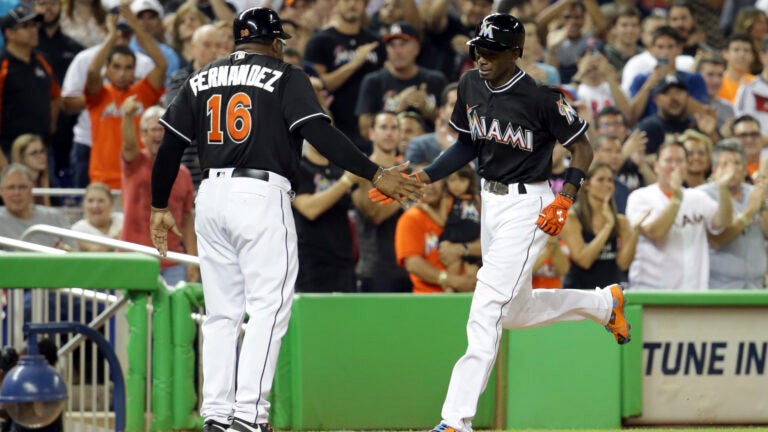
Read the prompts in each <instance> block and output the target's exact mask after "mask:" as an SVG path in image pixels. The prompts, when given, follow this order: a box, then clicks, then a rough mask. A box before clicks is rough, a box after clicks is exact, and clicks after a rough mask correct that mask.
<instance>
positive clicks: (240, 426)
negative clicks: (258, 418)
mask: <svg viewBox="0 0 768 432" xmlns="http://www.w3.org/2000/svg"><path fill="white" fill-rule="evenodd" d="M227 432H275V430H274V429H272V425H271V424H269V423H248V422H247V421H245V420H242V419H239V418H237V417H235V418H234V419H232V424H231V425H230V426H229V429H227Z"/></svg>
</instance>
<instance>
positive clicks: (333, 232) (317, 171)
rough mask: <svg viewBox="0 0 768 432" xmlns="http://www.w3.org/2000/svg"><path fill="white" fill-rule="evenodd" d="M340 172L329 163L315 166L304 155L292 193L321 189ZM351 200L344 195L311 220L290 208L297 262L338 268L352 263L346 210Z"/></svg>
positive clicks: (313, 191)
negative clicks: (297, 244) (296, 242)
mask: <svg viewBox="0 0 768 432" xmlns="http://www.w3.org/2000/svg"><path fill="white" fill-rule="evenodd" d="M343 174H344V171H343V170H342V169H341V168H339V167H337V166H335V165H333V164H328V165H326V166H320V165H316V164H314V163H312V162H310V161H309V160H307V159H306V158H302V159H301V162H300V163H299V171H298V176H297V182H296V183H297V184H296V195H297V196H299V195H302V194H310V195H311V194H316V193H318V192H322V191H324V190H326V189H328V188H330V187H331V186H333V184H334V183H336V181H338V180H339V178H341V176H342V175H343ZM350 203H351V200H350V198H349V195H345V196H344V197H342V198H341V199H340V200H338V201H337V202H336V204H334V205H333V206H332V207H331V208H329V209H328V210H327V211H326V212H325V213H323V214H321V215H320V216H318V217H317V218H316V219H315V220H313V221H312V220H309V219H307V218H305V217H304V216H303V215H302V214H301V212H299V211H296V210H295V209H294V211H293V215H294V219H295V221H296V233H297V234H298V238H299V263H300V265H304V264H305V263H308V262H309V261H311V262H312V263H313V264H314V265H317V264H325V265H328V266H333V267H338V266H343V265H352V263H353V261H354V257H353V250H352V231H351V229H350V225H349V216H348V214H347V210H348V209H349V205H350Z"/></svg>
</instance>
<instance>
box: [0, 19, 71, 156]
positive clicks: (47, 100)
mask: <svg viewBox="0 0 768 432" xmlns="http://www.w3.org/2000/svg"><path fill="white" fill-rule="evenodd" d="M41 21H42V16H40V15H39V14H37V13H35V12H34V11H33V10H32V9H30V8H28V7H26V6H24V5H19V6H17V7H15V8H13V9H11V10H10V11H9V12H8V14H6V15H5V16H3V17H2V18H0V28H2V32H3V36H4V37H5V44H6V45H5V48H4V49H3V52H2V54H0V70H2V71H3V72H4V73H2V74H0V89H1V90H0V110H1V111H0V146H1V147H2V150H3V153H5V156H6V157H8V156H9V154H10V152H11V144H12V142H13V140H14V139H16V137H18V136H19V135H21V134H24V133H34V134H37V135H40V136H42V137H43V139H44V140H45V141H46V142H48V138H49V135H50V133H51V126H52V124H55V122H56V118H57V114H58V110H56V109H54V107H56V106H57V105H58V99H59V97H60V96H61V89H60V88H59V85H58V84H57V83H56V80H55V79H54V78H53V70H52V69H51V66H50V65H49V64H48V62H47V61H45V59H44V58H43V56H41V55H40V54H38V53H36V52H35V48H36V47H37V44H38V28H39V26H40V22H41Z"/></svg>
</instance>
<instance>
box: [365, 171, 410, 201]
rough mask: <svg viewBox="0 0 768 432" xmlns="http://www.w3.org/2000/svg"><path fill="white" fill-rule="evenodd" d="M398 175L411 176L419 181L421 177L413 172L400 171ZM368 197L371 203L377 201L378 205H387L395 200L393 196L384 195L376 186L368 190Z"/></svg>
mask: <svg viewBox="0 0 768 432" xmlns="http://www.w3.org/2000/svg"><path fill="white" fill-rule="evenodd" d="M400 175H401V176H403V177H406V178H408V177H413V178H415V179H416V181H418V182H419V183H421V177H420V176H419V174H418V173H414V174H406V173H400ZM368 199H370V200H371V202H373V203H378V204H379V205H387V204H390V203H393V202H395V200H394V199H393V198H390V197H388V196H386V195H384V194H383V193H381V191H380V190H379V189H378V188H373V189H370V190H368Z"/></svg>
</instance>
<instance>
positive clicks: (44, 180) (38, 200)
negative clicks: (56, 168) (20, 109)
mask: <svg viewBox="0 0 768 432" xmlns="http://www.w3.org/2000/svg"><path fill="white" fill-rule="evenodd" d="M11 162H13V163H20V164H22V165H25V166H26V167H27V168H29V169H30V171H32V175H33V176H34V179H35V187H37V188H49V187H51V176H50V173H49V172H48V149H47V148H46V147H45V144H43V139H42V138H40V136H39V135H35V134H24V135H20V136H19V137H18V138H16V139H15V140H14V141H13V146H12V147H11ZM35 204H41V205H47V206H49V205H51V198H50V197H49V196H48V195H43V196H38V197H35Z"/></svg>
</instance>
